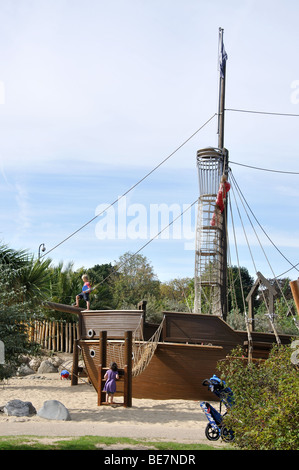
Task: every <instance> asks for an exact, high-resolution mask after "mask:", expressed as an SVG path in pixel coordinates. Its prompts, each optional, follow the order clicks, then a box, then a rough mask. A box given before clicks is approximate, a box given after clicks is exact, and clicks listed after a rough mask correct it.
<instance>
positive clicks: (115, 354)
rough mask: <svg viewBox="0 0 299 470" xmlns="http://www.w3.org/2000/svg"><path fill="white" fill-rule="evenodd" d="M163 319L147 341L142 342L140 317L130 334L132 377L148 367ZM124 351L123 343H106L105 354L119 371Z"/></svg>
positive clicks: (109, 341)
mask: <svg viewBox="0 0 299 470" xmlns="http://www.w3.org/2000/svg"><path fill="white" fill-rule="evenodd" d="M164 319H165V317H163V319H162V321H161V323H160V325H159V327H158V328H157V330H156V331H155V333H154V334H153V336H152V337H151V338H150V339H149V340H147V341H144V339H143V334H142V328H141V320H142V315H141V316H140V322H139V325H138V326H137V328H136V329H135V331H134V332H133V334H132V356H133V361H132V377H137V375H140V374H141V373H142V372H143V371H144V370H145V369H146V368H147V366H148V365H149V363H150V361H151V359H152V357H153V355H154V354H155V351H156V349H157V346H158V342H159V339H160V335H161V331H162V328H163V324H164ZM124 349H125V345H124V341H115V340H114V341H113V340H108V341H107V352H108V354H109V356H110V357H111V358H113V361H115V362H116V363H117V365H118V367H119V368H120V369H121V368H123V367H124V365H125V358H124Z"/></svg>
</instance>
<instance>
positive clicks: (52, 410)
mask: <svg viewBox="0 0 299 470" xmlns="http://www.w3.org/2000/svg"><path fill="white" fill-rule="evenodd" d="M37 415H38V416H40V417H41V418H45V419H58V420H61V421H70V420H71V417H70V414H69V411H68V409H67V408H66V407H65V406H64V405H63V404H62V403H61V402H60V401H58V400H47V401H45V402H44V404H43V406H42V408H41V409H40V410H38V412H37Z"/></svg>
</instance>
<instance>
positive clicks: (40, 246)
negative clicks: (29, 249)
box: [38, 243, 46, 259]
mask: <svg viewBox="0 0 299 470" xmlns="http://www.w3.org/2000/svg"><path fill="white" fill-rule="evenodd" d="M41 250H42V251H43V252H44V251H46V247H45V244H44V243H41V244H40V245H39V247H38V259H40V251H41Z"/></svg>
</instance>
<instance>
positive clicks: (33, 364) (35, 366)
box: [28, 357, 42, 372]
mask: <svg viewBox="0 0 299 470" xmlns="http://www.w3.org/2000/svg"><path fill="white" fill-rule="evenodd" d="M41 362H42V361H41V359H38V358H37V357H33V358H32V359H31V361H30V362H29V364H28V365H29V367H30V368H31V369H32V370H34V371H35V372H37V369H38V368H39V366H40V365H41Z"/></svg>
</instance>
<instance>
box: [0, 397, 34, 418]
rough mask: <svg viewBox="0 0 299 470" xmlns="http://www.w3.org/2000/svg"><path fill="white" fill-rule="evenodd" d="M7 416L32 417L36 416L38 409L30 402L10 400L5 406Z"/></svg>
mask: <svg viewBox="0 0 299 470" xmlns="http://www.w3.org/2000/svg"><path fill="white" fill-rule="evenodd" d="M3 411H4V413H5V414H6V415H7V416H30V415H34V414H36V409H35V408H34V406H33V405H32V403H31V402H30V401H22V400H10V401H9V402H7V403H6V405H4V408H3Z"/></svg>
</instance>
